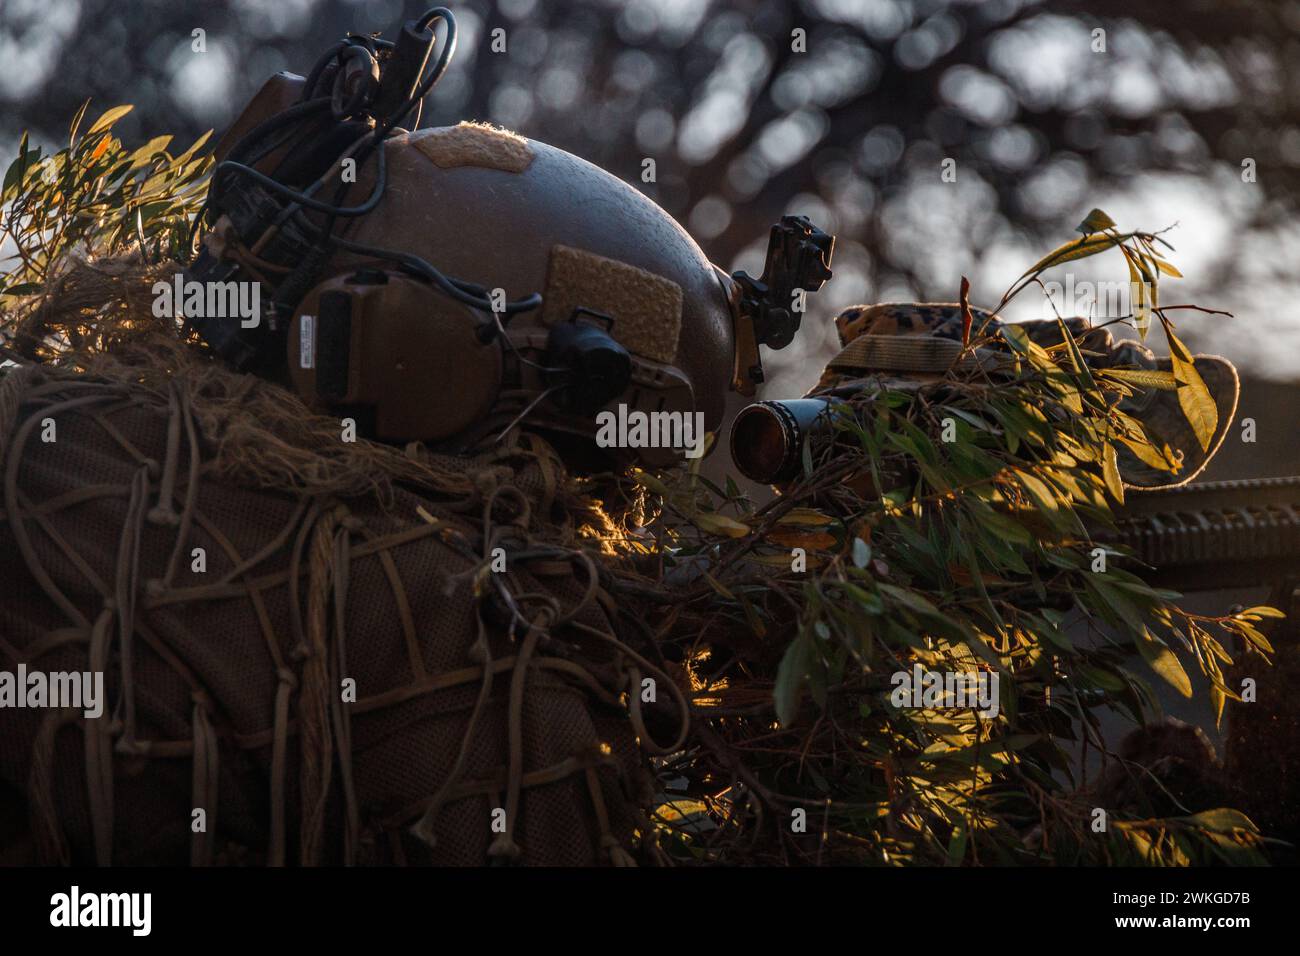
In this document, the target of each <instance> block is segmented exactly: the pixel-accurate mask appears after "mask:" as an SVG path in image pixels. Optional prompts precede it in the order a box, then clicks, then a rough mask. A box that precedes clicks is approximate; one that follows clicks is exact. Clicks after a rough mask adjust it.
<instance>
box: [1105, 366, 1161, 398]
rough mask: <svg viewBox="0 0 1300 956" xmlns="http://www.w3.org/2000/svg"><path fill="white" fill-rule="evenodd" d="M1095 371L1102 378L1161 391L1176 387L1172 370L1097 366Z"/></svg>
mask: <svg viewBox="0 0 1300 956" xmlns="http://www.w3.org/2000/svg"><path fill="white" fill-rule="evenodd" d="M1096 373H1097V374H1098V375H1100V376H1102V377H1103V378H1113V379H1115V380H1117V381H1120V382H1128V383H1130V384H1132V385H1140V386H1142V387H1143V388H1158V389H1160V391H1162V392H1172V391H1174V390H1175V389H1177V388H1178V379H1176V378H1174V373H1173V372H1161V371H1159V370H1158V369H1146V368H1099V369H1097V370H1096Z"/></svg>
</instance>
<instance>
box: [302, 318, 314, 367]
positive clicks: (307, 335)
mask: <svg viewBox="0 0 1300 956" xmlns="http://www.w3.org/2000/svg"><path fill="white" fill-rule="evenodd" d="M315 348H316V316H314V315H305V314H304V315H303V316H302V318H301V319H299V321H298V363H299V365H301V366H302V367H303V368H315V367H316V351H315Z"/></svg>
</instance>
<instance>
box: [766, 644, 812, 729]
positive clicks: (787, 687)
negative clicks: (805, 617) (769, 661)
mask: <svg viewBox="0 0 1300 956" xmlns="http://www.w3.org/2000/svg"><path fill="white" fill-rule="evenodd" d="M808 665H809V649H808V642H807V641H806V640H805V639H804V638H803V637H802V636H801V637H797V638H795V640H793V641H791V642H790V646H789V647H787V648H786V649H785V654H783V655H782V656H781V664H780V666H778V667H777V671H776V685H775V686H774V687H773V689H772V696H773V699H774V702H775V704H776V719H777V720H778V721H779V722H780V724H781V726H782V727H789V726H790V725H791V724H792V723H793V722H794V718H795V714H796V713H797V712H798V709H799V691H800V689H801V688H802V687H803V682H804V680H805V679H806V678H807V676H808Z"/></svg>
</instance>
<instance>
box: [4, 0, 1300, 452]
mask: <svg viewBox="0 0 1300 956" xmlns="http://www.w3.org/2000/svg"><path fill="white" fill-rule="evenodd" d="M451 6H452V7H453V9H454V11H455V12H456V14H457V17H458V20H459V22H460V26H461V38H460V46H459V53H458V56H457V59H456V61H455V62H454V63H453V66H452V69H451V70H450V71H449V73H448V75H447V76H446V78H445V79H444V81H443V82H442V83H441V84H440V85H439V86H438V87H437V89H436V90H435V91H434V93H433V94H432V96H431V97H430V99H429V101H428V103H427V104H426V108H425V120H424V123H425V125H430V124H444V123H454V122H456V121H458V120H460V119H463V118H473V119H481V120H488V121H491V122H494V123H499V124H502V125H505V126H508V127H511V128H514V129H517V130H519V131H521V132H523V133H525V134H527V135H529V136H532V137H535V138H539V139H543V140H546V141H548V142H551V143H553V144H555V145H557V146H560V147H563V148H565V149H568V150H570V151H572V152H574V153H577V154H578V155H580V156H583V157H584V158H586V159H588V160H591V161H592V162H594V163H597V164H599V165H601V166H604V167H606V168H607V169H609V170H611V171H612V172H614V173H615V174H617V175H619V176H621V177H623V178H624V179H626V180H627V181H628V182H630V183H632V184H633V185H635V186H636V187H637V188H639V189H642V190H643V191H644V192H646V193H647V194H649V195H651V196H652V197H653V198H654V199H656V200H657V201H658V202H659V203H661V204H662V205H663V206H664V207H665V208H666V209H668V211H669V212H671V213H672V214H673V215H674V216H676V217H677V218H678V219H679V220H680V221H681V222H682V223H683V224H685V225H686V226H687V228H688V229H689V230H690V231H691V232H692V233H693V234H694V236H695V237H696V239H697V240H698V241H699V243H700V244H701V246H703V248H704V249H705V251H706V252H707V253H708V254H709V255H710V256H711V257H712V258H713V259H714V261H716V262H717V263H718V264H719V265H722V266H723V267H725V268H726V269H728V270H729V271H730V270H734V269H737V268H745V269H748V270H750V271H752V272H755V273H757V272H758V271H759V270H760V268H761V264H762V258H763V251H764V246H765V242H766V233H767V229H768V227H769V225H770V224H771V223H772V222H774V221H775V220H776V219H777V218H778V217H779V216H780V215H781V214H783V213H785V212H797V213H803V214H806V215H808V216H810V217H811V218H812V219H813V220H814V222H816V223H818V224H819V225H821V226H822V227H823V228H825V229H827V230H828V231H831V232H834V233H836V234H837V235H838V246H837V249H836V256H835V273H836V276H835V278H834V280H833V281H832V282H830V283H829V284H828V285H827V286H826V287H825V289H824V291H823V292H822V293H820V294H819V295H818V296H816V297H814V298H813V299H812V300H810V303H811V305H810V313H809V315H808V317H807V319H806V320H805V324H804V331H803V333H802V334H801V335H800V337H799V338H798V339H797V340H796V342H795V344H794V345H793V346H791V347H790V348H788V349H786V350H785V351H783V352H780V353H775V354H769V356H768V358H767V363H768V367H769V372H770V378H769V384H768V387H767V390H766V392H767V394H768V395H769V396H771V397H776V396H789V395H794V394H798V393H801V392H802V391H803V390H804V389H805V388H807V387H808V386H809V385H810V384H812V383H813V382H814V381H815V380H816V378H817V375H818V372H819V370H820V368H821V367H822V364H823V363H824V361H825V359H826V357H827V356H828V355H829V354H830V353H831V352H833V351H834V348H835V341H834V338H835V337H834V330H833V328H832V325H831V322H830V318H831V317H832V316H833V315H834V314H835V312H836V311H838V310H839V309H840V308H842V307H844V306H846V305H849V304H853V303H857V302H885V301H896V300H931V301H951V300H953V299H954V298H955V297H956V292H957V288H958V284H959V281H960V277H961V276H962V275H967V276H969V277H970V279H971V281H972V283H973V290H974V291H973V295H972V298H973V301H974V302H975V303H976V304H985V305H988V304H992V303H996V302H997V301H998V299H999V298H1000V297H1001V294H1002V292H1003V291H1005V289H1006V288H1007V287H1008V286H1009V285H1010V284H1011V283H1012V282H1013V281H1014V280H1015V278H1016V277H1017V276H1018V275H1019V274H1020V273H1021V272H1022V271H1023V270H1024V269H1025V267H1027V266H1028V265H1029V264H1030V263H1031V262H1033V261H1034V260H1035V259H1037V258H1038V257H1039V255H1041V254H1042V253H1043V252H1045V251H1046V250H1048V249H1050V248H1053V247H1055V246H1056V245H1058V244H1059V243H1061V242H1063V241H1065V240H1067V239H1069V238H1070V237H1071V235H1072V234H1073V230H1074V228H1075V226H1076V224H1077V223H1078V222H1079V221H1080V220H1081V219H1082V218H1083V216H1084V215H1086V214H1087V212H1088V210H1089V209H1091V208H1092V207H1094V206H1099V207H1101V208H1103V209H1104V210H1106V211H1107V212H1108V213H1109V214H1110V215H1111V216H1112V217H1114V218H1115V219H1116V220H1117V221H1118V223H1119V225H1120V226H1121V227H1122V228H1126V229H1127V228H1134V227H1141V228H1145V229H1152V230H1155V229H1162V228H1164V227H1166V226H1173V225H1175V224H1176V227H1175V228H1174V229H1172V230H1171V231H1170V232H1169V233H1167V234H1166V238H1167V239H1168V240H1169V241H1170V242H1171V243H1172V244H1173V245H1174V246H1175V247H1176V249H1177V253H1176V254H1174V255H1173V261H1174V262H1175V263H1176V264H1177V265H1178V266H1179V268H1180V269H1181V270H1182V272H1183V273H1184V275H1185V276H1186V277H1187V278H1186V279H1184V280H1180V281H1172V280H1171V281H1169V282H1167V283H1166V284H1165V285H1164V287H1163V296H1162V298H1163V301H1164V302H1166V303H1170V302H1174V301H1177V302H1195V303H1198V304H1201V305H1205V306H1210V307H1214V308H1220V309H1228V310H1230V311H1232V312H1233V313H1234V317H1233V318H1231V319H1229V318H1223V317H1219V316H1204V317H1203V316H1197V315H1195V314H1194V313H1180V316H1181V317H1182V318H1181V319H1180V332H1183V333H1185V337H1186V338H1187V339H1189V340H1190V341H1191V342H1192V343H1193V344H1194V345H1196V346H1198V347H1200V348H1202V349H1205V350H1212V351H1217V352H1221V353H1224V354H1227V355H1229V356H1230V357H1231V358H1232V359H1233V360H1234V361H1236V362H1237V363H1238V364H1239V366H1241V367H1242V369H1243V371H1244V372H1245V373H1246V375H1247V376H1248V377H1249V382H1248V387H1247V390H1246V393H1245V398H1244V399H1243V415H1254V416H1255V417H1256V418H1257V419H1258V425H1259V441H1258V442H1257V443H1256V444H1255V445H1253V446H1250V445H1242V444H1241V443H1240V442H1233V441H1231V440H1230V441H1229V442H1228V443H1227V446H1228V447H1227V449H1226V450H1225V452H1224V454H1223V456H1222V459H1221V461H1220V463H1219V464H1218V466H1217V467H1216V471H1215V474H1216V475H1219V476H1223V475H1233V476H1236V475H1262V474H1280V473H1287V472H1294V471H1300V449H1297V446H1298V445H1300V443H1298V442H1296V441H1295V438H1296V426H1295V412H1296V411H1297V402H1296V394H1297V393H1296V392H1295V391H1294V390H1293V389H1292V388H1291V387H1290V385H1291V383H1295V382H1297V381H1300V309H1298V307H1297V301H1298V299H1300V296H1298V293H1300V288H1298V286H1300V278H1298V276H1297V273H1298V272H1300V268H1298V267H1300V221H1298V220H1297V218H1296V215H1295V212H1296V209H1295V206H1296V199H1297V195H1300V69H1298V68H1297V67H1300V0H1143V2H1141V3H1134V2H1132V0H1077V2H1076V0H1046V2H1035V0H982V2H961V0H786V2H773V0H624V2H609V0H475V2H470V3H453V4H451ZM423 8H424V3H422V2H411V0H217V2H212V0H202V2H200V0H0V102H2V103H3V104H4V107H5V109H4V110H3V113H2V117H0V146H5V147H7V152H10V153H12V150H13V147H14V145H15V144H16V142H17V138H18V136H19V134H20V132H21V131H22V130H23V129H29V130H31V131H32V132H33V134H34V135H35V136H36V137H37V138H38V139H39V140H44V141H46V142H47V143H49V144H58V143H61V141H62V139H63V138H64V137H65V136H66V128H67V123H68V121H69V119H70V118H71V116H72V115H73V113H74V112H75V111H76V109H77V107H78V106H79V105H80V103H81V102H82V101H83V100H85V99H86V98H87V97H89V98H91V99H92V100H93V104H92V114H93V113H95V112H97V110H98V109H102V108H106V107H108V106H112V105H115V104H118V103H128V102H129V103H134V104H136V107H137V108H136V110H135V112H134V113H133V114H132V115H131V116H130V117H129V118H128V119H127V120H126V121H125V123H124V124H122V127H121V128H122V129H123V131H124V132H125V133H126V134H127V135H128V136H130V135H131V134H135V135H138V137H139V138H140V140H141V141H143V140H144V139H146V138H147V137H150V136H153V135H157V134H159V133H163V132H170V133H175V134H177V135H178V136H179V137H180V139H181V140H183V141H188V139H189V138H192V137H194V136H196V135H197V134H199V133H201V132H202V131H204V130H206V129H208V128H210V127H214V128H216V129H217V130H221V129H222V128H223V127H224V126H225V125H226V124H227V123H229V122H230V121H231V120H232V119H233V118H234V117H235V115H236V114H237V113H238V111H239V109H240V107H241V106H242V104H243V103H244V102H246V101H247V99H248V98H249V97H250V96H251V95H252V93H253V92H255V91H256V89H257V88H258V86H259V85H260V84H261V83H262V81H263V80H264V79H265V78H266V77H267V76H269V75H270V74H271V73H273V72H275V71H277V70H281V69H290V70H294V71H296V72H306V70H307V69H308V68H309V66H310V64H311V63H312V61H313V60H314V59H315V57H316V55H317V54H318V53H319V51H320V50H322V49H323V48H324V47H326V46H327V45H328V44H329V43H330V42H332V41H333V40H335V39H337V38H338V37H339V36H341V35H342V34H344V33H346V32H348V31H357V32H372V31H375V30H380V31H382V32H383V33H384V34H385V35H388V36H392V35H393V33H394V31H395V29H396V27H397V26H398V25H399V24H400V22H401V21H403V20H404V19H407V18H410V17H413V16H415V15H417V14H418V13H420V12H421V11H422V10H423ZM497 28H501V29H503V30H504V31H505V39H506V51H505V52H493V51H492V50H491V45H490V44H491V37H492V33H493V31H494V30H496V29H497ZM196 29H201V30H203V31H204V41H205V46H206V51H205V52H202V53H196V52H194V50H193V49H192V45H193V41H192V37H193V31H195V30H196ZM795 31H802V40H803V44H802V49H801V48H800V44H798V43H796V42H795V37H796V34H795ZM1098 31H1100V32H1098ZM645 158H653V159H654V160H655V164H656V172H657V177H656V181H655V182H653V183H644V182H642V181H641V170H642V161H643V160H644V159H645ZM945 159H952V160H955V162H956V166H955V169H956V173H957V178H956V182H944V181H943V180H942V178H941V168H942V163H943V161H944V160H945ZM1244 174H1245V175H1244ZM1252 174H1253V175H1252ZM1252 180H1253V181H1252ZM1072 270H1073V271H1072V274H1071V275H1070V276H1068V277H1067V276H1066V275H1065V273H1064V272H1063V271H1061V272H1060V273H1059V275H1058V276H1057V277H1058V278H1059V279H1060V281H1062V282H1063V283H1064V282H1065V281H1066V280H1067V278H1069V279H1070V280H1072V281H1073V282H1075V283H1076V284H1077V283H1080V282H1085V281H1095V280H1098V279H1106V280H1115V281H1121V282H1126V281H1127V272H1126V268H1125V266H1124V263H1123V261H1122V259H1121V257H1120V256H1119V254H1118V253H1117V252H1111V253H1108V254H1106V255H1104V256H1102V257H1099V258H1097V259H1095V260H1088V261H1086V262H1083V263H1078V264H1075V265H1074V266H1073V267H1072ZM1058 304H1060V305H1062V306H1063V307H1064V310H1065V311H1066V312H1067V313H1072V312H1077V311H1079V310H1078V309H1077V308H1072V306H1074V305H1075V303H1073V302H1063V303H1058ZM1103 304H1104V303H1103ZM1045 314H1050V312H1048V311H1047V310H1046V305H1045V303H1044V301H1043V296H1042V294H1041V293H1040V292H1037V291H1035V290H1031V291H1030V292H1027V293H1026V294H1025V295H1023V296H1022V297H1021V298H1020V299H1018V300H1017V302H1015V303H1013V305H1012V307H1011V308H1010V309H1009V310H1008V315H1009V317H1011V318H1017V317H1018V318H1029V317H1035V318H1036V317H1041V316H1043V315H1045ZM1110 317H1113V316H1109V315H1107V314H1105V313H1104V312H1103V311H1101V310H1098V312H1097V318H1099V319H1106V318H1110ZM1154 338H1155V339H1156V340H1157V341H1156V344H1157V346H1159V345H1161V344H1162V343H1160V342H1159V341H1158V340H1159V335H1158V333H1157V334H1156V335H1155V336H1154Z"/></svg>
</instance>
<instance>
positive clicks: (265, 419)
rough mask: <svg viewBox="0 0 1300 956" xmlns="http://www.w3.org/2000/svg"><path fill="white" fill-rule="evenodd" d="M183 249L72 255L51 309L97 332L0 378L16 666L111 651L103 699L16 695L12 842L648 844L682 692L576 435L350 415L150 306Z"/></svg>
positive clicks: (275, 855) (109, 856)
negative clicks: (472, 449) (239, 365)
mask: <svg viewBox="0 0 1300 956" xmlns="http://www.w3.org/2000/svg"><path fill="white" fill-rule="evenodd" d="M166 271H167V269H166V267H159V268H156V269H153V270H141V269H139V268H135V267H123V266H122V265H121V264H114V263H106V264H100V265H87V264H80V265H75V266H74V267H72V268H71V269H70V270H69V271H67V272H66V273H64V274H63V276H62V277H61V278H60V279H59V280H58V281H57V283H55V284H54V286H53V287H52V288H51V290H50V292H49V293H48V295H47V296H46V297H45V300H44V305H43V306H42V311H41V320H42V322H43V324H44V326H45V330H46V331H47V332H49V333H52V334H59V333H62V334H64V335H66V336H67V338H68V339H72V340H75V341H79V342H81V343H83V347H81V348H72V349H69V350H68V351H66V352H64V353H62V354H60V355H58V356H57V358H52V359H50V360H49V361H47V363H46V364H44V365H40V366H23V367H18V368H10V369H9V370H7V372H6V373H5V374H4V376H3V378H2V379H0V467H2V468H3V475H4V505H3V509H4V510H3V521H2V522H0V579H2V580H4V581H5V594H4V600H3V602H0V655H3V658H4V669H6V670H11V671H12V670H14V669H15V668H16V667H17V666H18V665H19V664H23V665H26V667H27V668H28V669H29V670H30V671H36V670H40V671H43V672H46V673H51V672H81V671H103V672H105V674H106V675H107V676H106V687H105V690H106V698H107V701H108V702H109V703H108V707H107V709H106V710H105V712H104V713H103V715H102V716H101V717H99V718H98V719H93V718H86V717H83V716H82V714H81V713H80V712H79V711H76V710H72V709H61V710H58V709H56V710H49V709H44V710H42V709H10V708H6V709H3V710H0V780H3V784H4V787H5V788H6V789H7V790H8V800H9V802H10V803H13V804H15V805H16V806H21V805H23V804H25V810H26V814H27V818H28V819H29V820H30V839H27V840H15V841H14V842H11V844H10V846H9V847H8V848H7V850H6V856H5V858H6V859H7V860H8V861H10V862H16V861H22V860H32V861H40V862H47V863H49V862H91V861H95V862H99V863H101V864H107V863H110V862H111V863H176V862H181V861H184V860H185V859H186V858H188V859H190V860H191V861H192V862H194V863H206V862H210V861H214V860H215V861H219V862H265V863H269V864H282V863H303V864H314V863H358V862H365V863H394V862H397V863H402V862H432V863H461V864H464V863H486V862H489V861H498V862H507V861H520V862H524V863H537V864H570V865H586V864H596V863H610V862H612V863H630V862H633V861H634V860H642V861H650V860H653V859H655V856H656V853H655V849H654V846H653V830H652V828H651V827H650V825H649V824H648V821H647V820H646V817H645V813H646V811H647V810H648V809H649V806H650V801H651V799H652V796H653V787H652V785H651V778H650V775H649V771H648V766H647V757H648V755H650V754H654V753H659V752H661V750H662V749H665V748H666V749H669V750H671V749H675V748H676V747H677V746H678V745H679V742H680V739H681V735H682V734H683V733H684V732H685V728H684V726H683V724H684V719H685V714H684V705H683V701H682V698H681V694H680V692H676V691H675V687H674V685H673V684H672V681H671V680H669V679H667V678H666V676H665V675H663V674H662V673H661V671H660V670H659V669H658V667H657V666H656V664H655V663H654V661H653V659H652V658H653V657H654V650H653V648H651V647H649V646H648V645H647V643H646V642H645V641H644V640H643V638H642V636H641V632H640V631H639V630H638V629H637V628H636V627H635V626H633V625H630V624H629V622H628V619H627V615H626V613H625V612H624V611H622V610H621V609H620V608H619V606H618V604H617V603H616V602H614V601H613V600H612V599H611V598H610V596H609V595H608V593H607V592H606V591H605V589H604V587H603V586H602V573H601V571H600V569H599V568H598V567H597V566H596V564H595V563H594V562H593V561H592V559H591V557H590V556H589V555H588V553H587V551H586V550H585V549H584V548H583V547H582V546H581V545H580V542H579V541H578V539H577V535H578V532H579V527H580V525H581V524H582V522H583V521H584V513H585V509H586V508H587V507H588V505H587V504H586V503H585V502H584V501H582V500H581V499H579V498H578V497H576V496H575V493H574V490H573V487H572V483H571V482H570V480H569V479H568V477H567V475H566V473H565V471H564V469H563V466H562V465H561V464H560V463H559V461H558V460H557V458H556V457H555V455H554V453H553V452H552V451H551V450H550V449H549V447H548V446H547V445H546V444H545V443H544V442H542V441H540V440H538V439H535V438H532V437H529V436H522V437H520V438H519V439H518V441H516V442H514V443H509V444H507V446H506V447H504V448H503V449H501V450H500V451H499V453H497V454H494V455H491V456H483V457H479V458H474V459H452V458H447V457H439V456H436V455H430V454H427V453H425V452H423V451H422V450H420V449H417V448H415V447H412V448H410V449H408V450H407V451H406V453H403V452H402V451H400V450H398V449H393V448H390V447H387V446H383V445H376V444H372V443H369V442H364V441H362V442H358V443H355V444H353V443H348V442H343V441H340V440H339V423H338V421H337V420H333V419H327V418H318V417H314V416H312V415H310V414H309V413H308V412H307V411H306V409H305V408H303V407H302V406H301V405H300V404H299V403H298V402H297V400H296V399H295V398H294V397H293V396H292V395H290V394H289V393H288V392H286V391H285V390H283V389H281V388H279V387H277V386H274V385H270V384H267V383H264V382H260V381H258V380H256V379H254V378H252V377H249V376H244V375H239V374H236V373H234V372H231V371H228V370H227V369H225V368H224V367H222V366H221V365H220V364H219V363H216V362H214V361H212V360H211V358H210V357H208V356H205V355H202V354H200V353H198V352H196V351H195V350H194V349H193V347H192V346H189V345H186V344H184V343H182V342H180V341H179V340H178V339H177V338H176V337H175V334H174V332H173V331H170V330H169V329H167V328H166V327H165V326H166V323H163V322H159V321H158V320H155V319H153V318H152V317H151V316H150V312H149V309H148V302H149V299H148V296H147V290H148V287H149V283H150V281H151V280H152V279H153V278H155V277H156V276H157V275H160V274H166ZM88 303H98V306H97V308H96V309H95V311H94V314H93V315H92V316H90V317H89V318H87V316H86V314H85V313H83V311H82V307H83V306H85V305H86V304H88ZM65 340H66V339H65ZM498 549H500V550H498ZM494 564H497V567H496V568H495V570H494V568H493V565H494ZM502 564H503V565H504V568H505V569H504V570H502V567H501V565H502ZM643 677H652V678H656V679H657V680H658V683H659V686H660V687H661V688H662V690H661V694H662V696H661V698H660V699H661V701H662V704H661V706H660V707H658V708H655V710H657V711H658V713H657V714H647V715H646V716H645V717H644V720H643V716H642V712H641V708H640V706H639V701H640V699H639V688H640V685H641V680H642V678H643ZM624 695H626V696H624ZM648 709H649V708H648ZM647 724H649V726H647ZM674 738H676V740H674ZM656 740H659V741H662V743H663V744H664V745H665V747H664V748H660V747H658V746H657V745H656Z"/></svg>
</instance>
